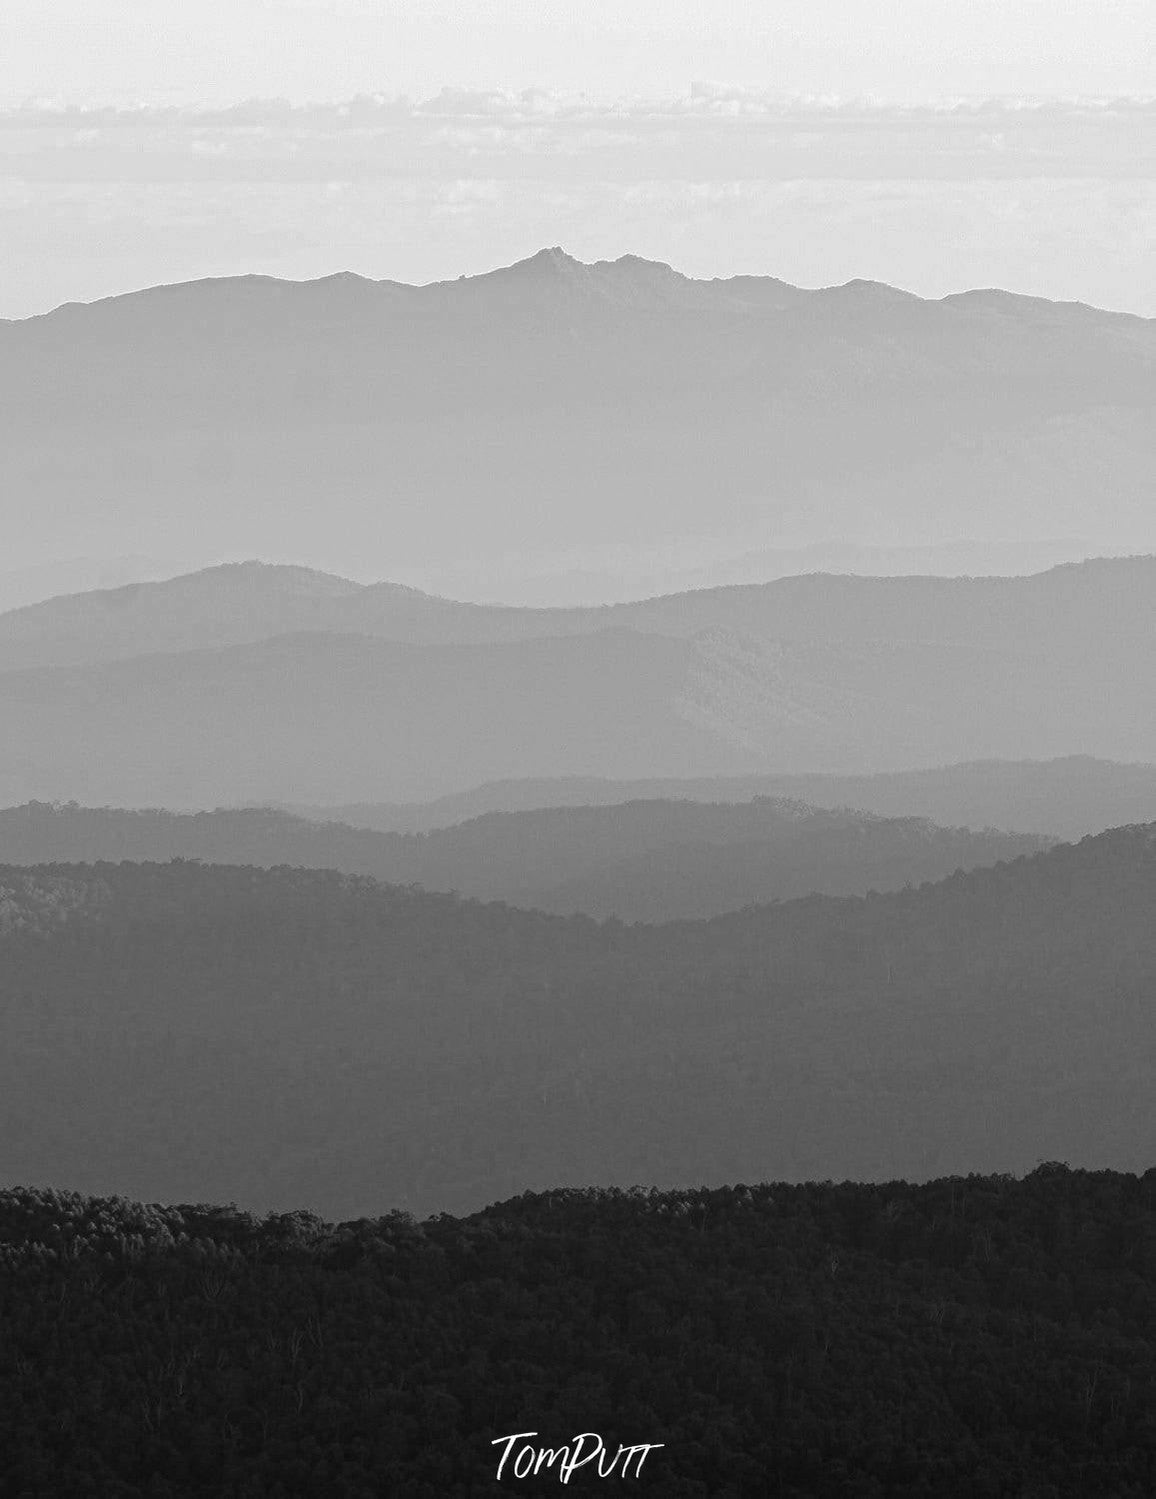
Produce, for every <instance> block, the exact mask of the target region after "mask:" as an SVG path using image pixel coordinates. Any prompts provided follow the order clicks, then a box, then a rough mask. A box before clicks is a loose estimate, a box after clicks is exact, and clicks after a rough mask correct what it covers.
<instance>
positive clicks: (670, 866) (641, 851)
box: [0, 798, 1048, 921]
mask: <svg viewBox="0 0 1156 1499" xmlns="http://www.w3.org/2000/svg"><path fill="white" fill-rule="evenodd" d="M1047 842H1048V840H1047V839H1044V838H1042V837H1039V836H1037V835H1032V834H1015V833H996V832H987V833H973V832H969V831H967V830H966V829H960V828H955V829H949V828H939V827H935V826H933V825H932V824H930V823H927V822H924V821H922V820H920V819H917V818H890V819H887V818H876V817H872V816H870V815H867V814H863V813H855V812H820V811H816V810H814V809H813V808H809V807H806V806H804V805H802V804H800V803H798V802H785V801H781V800H780V801H775V800H771V799H770V798H762V799H760V800H757V801H753V802H750V803H746V804H739V805H730V806H728V805H709V806H708V805H696V804H695V803H693V802H662V801H642V802H633V803H629V804H627V805H625V806H621V807H606V808H599V807H579V808H565V807H563V808H555V809H547V810H545V811H541V812H520V813H492V814H489V815H487V816H484V817H480V818H477V819H476V820H474V821H471V822H466V823H463V824H462V825H461V826H458V827H453V828H448V829H445V830H442V831H438V832H433V833H430V834H424V835H423V834H417V835H408V834H398V833H380V832H374V831H371V830H366V829H359V828H353V827H349V826H343V825H341V824H339V823H327V824H319V823H313V822H309V821H305V820H303V819H301V818H297V817H293V816H290V815H289V814H287V813H285V812H279V811H273V810H267V809H256V808H250V809H241V810H220V811H217V812H200V813H195V814H185V815H175V814H173V813H170V812H162V811H122V810H119V809H116V808H107V807H106V808H87V807H79V806H55V807H54V806H51V805H48V804H44V803H33V804H31V805H27V806H23V807H12V808H8V809H6V810H4V811H0V863H4V864H46V863H78V862H85V863H92V862H98V861H106V862H116V861H120V860H125V859H128V860H156V861H162V860H167V859H174V858H182V859H201V860H204V861H206V862H208V863H214V864H252V865H256V866H259V867H264V868H269V867H272V866H275V865H278V864H285V865H293V866H296V867H299V868H300V867H305V868H315V869H337V870H341V871H343V872H344V873H346V874H361V875H371V876H373V877H374V878H376V879H380V880H385V881H390V882H393V883H397V884H418V885H422V886H424V887H426V888H427V889H430V890H444V891H458V892H460V893H461V894H462V895H467V896H476V897H479V898H481V899H485V900H505V901H508V902H510V903H511V904H513V905H520V906H528V907H536V908H538V909H542V910H551V911H560V912H567V911H582V912H586V913H587V914H589V915H593V916H617V917H620V918H621V919H623V920H627V921H638V920H642V921H663V920H674V919H676V918H679V917H702V916H713V915H717V914H719V913H721V912H723V911H729V910H737V909H739V908H740V907H742V906H747V905H753V904H755V903H758V902H767V901H772V900H782V899H786V898H788V897H791V896H798V895H808V894H811V893H812V892H820V893H824V894H828V895H859V894H864V893H865V892H866V891H868V890H872V889H874V890H890V889H896V888H900V887H902V886H903V885H906V884H920V883H922V882H924V881H926V880H936V879H942V878H943V877H944V876H945V875H948V874H951V873H953V872H954V871H955V870H956V869H961V868H962V869H968V868H972V867H974V866H975V865H980V864H995V863H997V862H999V861H1000V860H1001V859H1014V858H1017V857H1019V856H1020V855H1022V854H1026V853H1036V852H1038V851H1039V850H1040V849H1041V848H1043V847H1044V846H1045V845H1046V843H1047Z"/></svg>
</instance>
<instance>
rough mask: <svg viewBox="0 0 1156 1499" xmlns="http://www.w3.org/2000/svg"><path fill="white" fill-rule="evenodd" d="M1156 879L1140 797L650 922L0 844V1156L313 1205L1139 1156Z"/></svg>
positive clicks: (111, 1179) (445, 1204) (465, 1206)
mask: <svg viewBox="0 0 1156 1499" xmlns="http://www.w3.org/2000/svg"><path fill="white" fill-rule="evenodd" d="M1154 909H1156V827H1136V828H1123V829H1117V830H1114V831H1112V832H1110V833H1107V834H1104V835H1101V836H1100V837H1097V838H1091V839H1086V840H1084V841H1083V842H1082V843H1080V844H1078V845H1061V846H1059V847H1056V848H1054V849H1052V850H1049V851H1048V852H1046V853H1044V854H1041V855H1037V856H1035V857H1033V858H1024V859H1018V860H1015V861H1013V862H1011V863H1005V864H1000V865H997V866H996V867H994V868H992V869H982V870H973V871H971V872H970V873H967V874H957V875H953V876H952V877H951V878H949V879H947V880H944V881H941V882H940V883H939V884H934V885H924V886H922V887H920V888H918V889H911V890H905V891H900V892H896V893H892V894H888V895H874V896H867V897H864V898H844V899H834V898H830V897H823V896H813V897H808V898H806V899H803V900H797V901H790V902H786V903H783V904H780V905H772V906H765V907H753V908H750V909H748V910H744V911H740V912H735V913H732V914H729V915H727V916H722V917H718V918H715V919H714V920H711V921H706V922H675V923H671V924H668V925H665V926H641V925H640V926H634V927H631V926H626V925H623V924H622V923H621V922H616V921H606V922H602V923H598V922H595V921H593V920H592V919H590V918H587V917H582V916H575V917H569V918H563V917H552V916H548V915H545V914H542V913H538V912H533V911H522V910H517V909H514V908H511V907H508V906H503V905H483V904H479V903H477V902H473V901H464V900H461V899H457V898H455V897H453V896H450V895H435V894H430V893H426V892H423V891H418V890H410V889H405V888H401V887H396V886H383V885H379V884H377V883H376V882H374V881H372V880H369V879H363V878H358V877H353V876H349V875H341V874H337V873H333V872H319V871H311V870H295V869H287V868H283V867H282V868H276V869H272V870H258V869H253V868H243V867H230V866H207V865H199V864H196V863H187V862H174V863H171V864H167V865H148V864H127V863H126V864H120V865H115V864H100V865H92V866H79V865H61V866H51V867H47V868H41V869H27V868H19V869H4V868H2V867H0V912H2V913H3V917H2V920H3V926H4V930H5V931H6V932H7V933H8V935H7V936H6V937H5V939H4V945H3V949H2V958H3V961H2V963H0V1099H2V1100H3V1103H2V1108H3V1111H4V1131H5V1133H4V1142H5V1151H4V1155H5V1163H6V1169H7V1170H8V1172H9V1173H10V1174H11V1175H12V1176H14V1177H17V1178H19V1179H23V1180H29V1181H49V1182H55V1183H66V1184H69V1185H71V1186H74V1187H77V1188H80V1189H84V1190H101V1191H108V1190H116V1191H120V1192H124V1193H128V1194H131V1195H133V1196H138V1197H148V1198H169V1199H171V1198H174V1197H179V1198H184V1199H186V1200H206V1199H216V1200H221V1199H225V1200H228V1199H233V1200H237V1201H246V1202H249V1203H250V1204H252V1205H253V1206H254V1207H260V1208H267V1207H292V1206H295V1205H297V1206H308V1207H311V1208H315V1209H317V1210H319V1211H322V1212H325V1213H327V1214H328V1215H330V1216H349V1215H351V1214H354V1213H358V1212H364V1211H365V1210H366V1205H367V1204H370V1203H373V1202H379V1201H382V1200H387V1201H389V1202H391V1203H393V1204H395V1205H396V1206H399V1207H402V1208H407V1209H410V1210H413V1211H418V1212H428V1211H437V1210H452V1211H462V1210H470V1209H473V1208H476V1207H479V1206H481V1204H483V1203H484V1202H486V1201H493V1200H495V1199H496V1198H499V1197H503V1196H507V1195H510V1194H511V1193H512V1192H516V1191H521V1190H526V1189H535V1188H544V1187H548V1186H550V1185H551V1184H552V1183H556V1182H559V1181H601V1182H604V1183H607V1184H618V1185H624V1184H628V1183H630V1182H632V1181H649V1182H654V1183H656V1184H657V1185H659V1186H674V1185H678V1184H680V1183H685V1182H695V1181H699V1182H718V1181H727V1180H731V1181H733V1180H755V1179H765V1178H768V1177H781V1178H785V1179H795V1180H803V1179H807V1178H824V1177H827V1176H833V1177H844V1176H845V1177H851V1178H857V1179H869V1180H878V1179H885V1178H888V1177H893V1176H904V1177H908V1178H926V1177H929V1176H932V1175H936V1174H942V1173H944V1172H951V1171H960V1170H971V1169H977V1170H1004V1169H1014V1170H1022V1169H1027V1168H1028V1167H1030V1166H1031V1165H1032V1163H1033V1162H1034V1161H1037V1160H1039V1159H1057V1158H1058V1159H1069V1160H1071V1161H1073V1162H1074V1163H1076V1164H1080V1165H1095V1166H1099V1165H1111V1166H1114V1167H1118V1168H1124V1169H1143V1168H1144V1166H1145V1163H1146V1162H1148V1161H1151V1160H1152V1159H1153V1158H1156V1114H1154V1111H1153V1109H1152V1106H1151V1100H1152V1082H1153V1065H1154V1062H1156V1051H1154V1049H1153V1041H1152V1030H1151V997H1152V994H1153V993H1154V992H1156V923H1154V922H1153V920H1152V913H1153V910H1154Z"/></svg>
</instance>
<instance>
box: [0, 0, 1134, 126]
mask: <svg viewBox="0 0 1156 1499" xmlns="http://www.w3.org/2000/svg"><path fill="white" fill-rule="evenodd" d="M696 79H717V80H719V81H723V82H727V83H741V84H746V85H748V86H754V87H758V88H760V89H768V88H769V89H776V90H782V91H786V92H806V93H824V94H825V93H838V94H843V95H846V94H862V93H874V94H878V95H881V96H882V97H885V98H888V99H907V100H911V99H925V98H927V97H930V96H932V95H936V96H942V95H945V94H994V93H1012V94H1041V93H1043V94H1071V93H1094V94H1138V93H1139V94H1143V93H1151V92H1156V7H1154V6H1153V5H1152V3H1151V0H1076V3H1073V0H1066V3H1065V0H579V3H573V0H4V5H3V8H2V13H0V104H5V103H7V104H16V103H19V102H21V101H23V100H24V99H26V98H29V97H45V96H47V97H63V98H66V99H68V100H69V101H72V102H78V103H104V102H130V101H146V102H151V103H172V102H180V103H207V102H214V103H218V104H220V103H225V102H229V101H231V100H235V99H238V98H246V97H250V96H254V95H259V96H263V97H270V96H275V97H284V98H288V99H292V100H294V101H302V100H306V99H330V100H336V99H341V98H347V97H350V96H351V95H354V94H358V93H368V92H377V91H386V92H390V93H395V92H410V91H416V92H418V93H425V92H433V91H436V90H437V89H439V88H440V87H441V86H442V85H446V84H448V85H456V86H470V87H489V88H493V87H503V88H511V89H522V88H526V87H531V86H537V87H542V88H550V89H563V90H569V91H579V90H587V91H590V92H592V93H594V94H605V93H606V92H618V91H622V90H628V91H636V92H642V93H646V94H653V93H661V92H666V91H669V90H675V91H681V90H683V89H685V88H686V87H687V86H688V84H689V83H690V82H691V81H692V80H696Z"/></svg>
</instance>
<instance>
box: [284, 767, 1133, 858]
mask: <svg viewBox="0 0 1156 1499" xmlns="http://www.w3.org/2000/svg"><path fill="white" fill-rule="evenodd" d="M754 797H778V798H786V799H788V800H791V801H802V802H806V803H808V804H809V805H811V806H815V807H832V808H837V807H855V808H861V809H862V810H864V811H867V812H872V813H874V814H875V815H876V816H879V817H901V818H902V817H911V816H916V817H924V818H928V819H930V820H931V821H932V822H936V823H939V824H940V825H942V826H944V827H952V828H956V827H966V828H971V829H973V830H975V831H977V832H978V831H982V830H984V829H986V828H1013V827H1014V828H1020V829H1023V830H1024V831H1026V832H1033V833H1042V834H1045V835H1046V834H1056V835H1057V836H1059V837H1062V838H1082V837H1084V836H1085V835H1086V834H1088V833H1100V832H1103V831H1104V829H1105V828H1110V827H1120V826H1123V825H1124V824H1125V823H1133V822H1150V821H1151V820H1152V818H1153V816H1154V815H1156V765H1120V764H1114V763H1112V762H1110V761H1106V760H1095V759H1092V758H1090V757H1088V756H1078V755H1072V756H1066V757H1064V758H1062V759H1058V760H1048V761H1041V760H1026V761H1001V760H983V761H973V762H971V763H970V764H963V765H944V766H940V767H937V768H936V769H932V770H911V771H896V772H893V773H891V774H886V773H884V774H879V775H860V776H837V775H751V776H704V777H700V778H698V779H689V780H673V779H667V780H661V779H657V780H638V781H610V780H599V779H597V778H596V777H592V776H559V777H556V778H554V779H550V780H521V781H493V782H490V783H489V784H488V785H485V786H476V787H474V788H473V789H472V790H470V791H463V792H458V793H456V794H455V795H451V796H442V797H436V798H435V799H434V800H433V801H428V802H396V803H390V802H355V803H351V804H349V805H346V806H340V805H336V806H326V807H316V806H312V807H311V806H296V807H291V808H288V809H287V810H289V811H293V812H296V813H297V814H298V815H300V816H302V817H308V818H310V819H311V820H313V821H315V822H344V823H349V824H351V825H352V826H354V827H360V828H375V829H377V830H378V831H380V832H398V833H423V832H429V831H431V830H432V829H434V828H448V827H452V826H453V825H454V824H455V823H459V822H464V821H467V820H468V819H470V818H475V817H481V816H483V815H484V814H486V813H487V812H527V811H533V810H536V809H542V808H557V807H590V806H599V807H614V806H620V805H622V804H623V803H624V802H632V801H650V800H657V801H664V800H665V801H694V802H738V801H744V800H746V799H748V798H754Z"/></svg>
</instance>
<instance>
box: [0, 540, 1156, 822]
mask: <svg viewBox="0 0 1156 1499" xmlns="http://www.w3.org/2000/svg"><path fill="white" fill-rule="evenodd" d="M288 573H289V575H288V576H286V573H285V570H281V569H263V568H259V567H256V568H254V567H247V568H246V567H242V568H236V569H216V570H211V571H210V572H208V573H202V574H195V575H193V576H192V577H190V578H186V579H179V580H176V581H175V582H174V583H166V584H142V585H138V586H136V587H133V588H130V589H121V590H114V591H113V592H112V593H107V594H99V593H98V594H90V595H80V596H77V597H74V598H71V599H64V600H61V601H54V602H53V603H49V604H45V605H40V606H35V607H33V608H31V609H27V610H20V611H16V612H14V613H11V614H8V615H5V616H2V617H0V662H2V663H3V664H6V665H7V667H8V669H7V670H5V671H3V672H0V797H2V798H3V799H4V800H6V801H22V800H25V799H28V798H35V799H58V798H59V799H69V798H73V797H75V798H77V799H81V800H83V801H86V802H90V803H106V802H107V803H120V804H136V805H141V804H154V805H158V804H159V805H168V806H173V807H197V806H211V805H219V804H224V803H229V802H238V801H250V800H257V801H268V800H277V801H284V802H321V803H334V802H353V801H401V800H421V799H426V798H429V797H433V796H438V795H442V794H445V793H448V792H453V791H461V790H464V789H466V788H467V787H469V786H471V785H477V784H478V783H481V782H485V781H489V780H495V779H506V778H514V779H518V778H527V777H543V776H550V777H553V776H559V775H562V776H595V777H603V778H610V779H621V778H639V777H644V776H645V777H702V776H711V775H720V774H721V775H726V774H732V775H733V774H742V773H746V774H751V773H755V772H759V771H762V772H767V771H772V770H773V771H778V772H799V773H801V772H815V771H823V772H837V773H863V772H867V771H882V770H899V769H906V768H908V767H910V766H911V765H912V764H932V765H934V764H946V763H950V762H953V761H958V760H960V759H961V758H962V759H990V758H1004V759H1020V758H1033V759H1047V758H1051V757H1054V756H1057V755H1071V754H1081V755H1095V756H1100V757H1103V758H1109V759H1118V760H1138V761H1148V760H1154V759H1156V630H1154V629H1153V626H1152V621H1153V619H1154V618H1156V557H1153V558H1133V559H1120V560H1113V561H1098V562H1088V563H1083V564H1080V565H1075V566H1065V567H1060V568H1056V569H1053V570H1052V571H1051V572H1048V573H1043V574H1040V575H1037V576H1034V577H1029V578H994V579H943V578H939V579H936V578H854V577H828V576H825V575H816V576H812V577H805V578H792V579H783V580H780V581H778V582H775V583H771V584H766V585H763V586H759V587H749V588H747V587H736V588H726V589H712V590H704V591H701V592H697V593H689V594H678V595H672V596H670V597H667V598H659V599H653V600H647V601H644V602H641V603H638V604H632V605H623V606H618V607H614V608H607V609H590V610H517V609H500V608H483V607H480V606H471V605H459V604H454V603H452V602H449V601H445V600H436V599H432V598H429V597H427V596H425V595H421V594H410V593H407V592H406V591H405V590H396V589H393V588H392V587H389V588H385V589H384V591H383V589H380V588H378V589H372V588H365V589H363V588H360V587H359V586H358V585H356V584H349V583H345V582H344V581H343V580H340V579H330V578H327V577H326V576H324V575H320V576H319V575H316V574H304V576H302V575H301V574H300V573H298V572H297V571H296V570H288ZM222 594H224V595H226V596H227V599H228V600H229V601H230V602H228V603H227V606H226V607H224V608H222V607H221V603H222ZM306 616H308V621H309V623H310V628H309V629H307V630H302V628H301V626H302V624H303V623H304V622H305V620H306ZM321 626H324V628H319V627H321ZM290 627H292V629H291V633H286V631H287V630H289V629H290ZM367 628H368V629H369V630H370V632H371V633H365V631H366V629H367ZM354 631H355V633H353V632H354ZM239 637H240V638H239ZM165 647H167V649H164V648H165ZM144 651H149V652H153V654H141V652H144ZM35 663H39V664H35ZM49 663H58V664H49ZM66 663H70V664H66ZM904 810H907V809H904Z"/></svg>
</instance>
